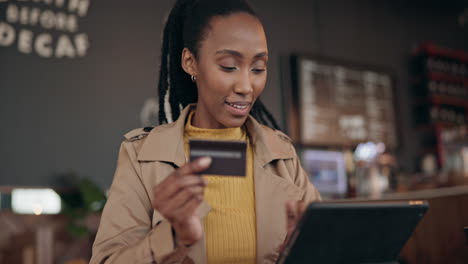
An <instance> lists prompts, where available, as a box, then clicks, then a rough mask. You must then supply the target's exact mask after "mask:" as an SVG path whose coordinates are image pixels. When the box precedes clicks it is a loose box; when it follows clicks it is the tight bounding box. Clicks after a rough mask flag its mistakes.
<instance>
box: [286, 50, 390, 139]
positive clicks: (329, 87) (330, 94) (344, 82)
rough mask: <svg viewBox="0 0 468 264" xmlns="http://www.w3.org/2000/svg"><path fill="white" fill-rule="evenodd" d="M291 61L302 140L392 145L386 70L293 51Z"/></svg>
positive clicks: (299, 130) (298, 124) (388, 79)
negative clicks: (297, 53)
mask: <svg viewBox="0 0 468 264" xmlns="http://www.w3.org/2000/svg"><path fill="white" fill-rule="evenodd" d="M293 63H294V64H295V65H294V67H293V69H294V72H295V77H294V76H293V77H294V79H295V89H294V91H293V99H294V101H295V105H296V107H297V110H296V111H295V112H296V113H297V115H298V116H297V126H298V128H296V129H297V131H298V134H299V140H300V143H301V144H305V145H317V146H353V145H357V144H359V143H361V142H366V141H374V142H383V143H385V144H386V145H387V146H389V147H394V146H395V145H396V128H395V118H394V112H395V111H394V104H393V85H394V84H393V81H392V77H391V75H390V74H389V73H388V72H385V71H380V70H375V69H374V68H372V67H363V66H353V65H351V64H344V63H337V62H334V61H331V60H326V59H314V58H310V57H295V58H294V59H293ZM293 75H294V73H293Z"/></svg>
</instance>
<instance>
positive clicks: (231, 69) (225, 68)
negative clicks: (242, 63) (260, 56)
mask: <svg viewBox="0 0 468 264" xmlns="http://www.w3.org/2000/svg"><path fill="white" fill-rule="evenodd" d="M220 67H221V69H223V70H224V71H235V70H236V69H237V68H236V67H230V66H223V65H220Z"/></svg>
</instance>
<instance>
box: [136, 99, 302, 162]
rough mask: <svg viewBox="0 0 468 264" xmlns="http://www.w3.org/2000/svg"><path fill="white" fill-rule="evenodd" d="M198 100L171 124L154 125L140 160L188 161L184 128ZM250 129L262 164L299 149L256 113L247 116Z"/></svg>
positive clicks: (286, 156)
mask: <svg viewBox="0 0 468 264" xmlns="http://www.w3.org/2000/svg"><path fill="white" fill-rule="evenodd" d="M195 107H196V104H191V105H188V106H187V107H185V109H184V110H183V111H182V112H181V114H180V116H179V118H178V119H177V120H176V121H175V122H173V123H170V124H164V125H161V126H158V127H156V128H154V129H153V130H152V131H151V132H150V133H149V134H148V136H147V138H146V140H145V142H144V143H143V146H142V148H141V150H140V152H139V153H138V160H139V161H163V162H169V163H172V164H175V165H176V166H178V167H180V166H182V165H183V164H184V163H185V162H186V159H185V151H184V128H185V122H186V119H187V116H188V114H189V113H190V111H191V110H192V109H194V108H195ZM245 126H246V128H247V133H248V135H249V137H250V140H251V141H252V146H253V148H254V151H255V155H256V156H257V157H258V158H259V161H260V162H261V163H262V166H265V165H266V164H268V163H270V162H271V161H273V160H277V159H291V158H294V157H295V151H294V149H293V147H292V145H291V144H290V142H289V141H288V140H286V139H285V138H284V137H283V136H281V135H280V133H281V132H278V131H275V130H273V129H271V128H269V127H266V126H264V125H261V124H259V123H258V122H257V121H256V120H255V119H254V118H253V117H252V116H249V117H248V119H247V120H246V123H245Z"/></svg>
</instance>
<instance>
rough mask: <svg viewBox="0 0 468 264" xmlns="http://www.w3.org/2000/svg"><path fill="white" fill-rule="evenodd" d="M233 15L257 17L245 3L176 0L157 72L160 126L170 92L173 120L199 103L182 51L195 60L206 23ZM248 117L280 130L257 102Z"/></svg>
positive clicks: (165, 33)
mask: <svg viewBox="0 0 468 264" xmlns="http://www.w3.org/2000/svg"><path fill="white" fill-rule="evenodd" d="M234 12H246V13H248V14H251V15H253V16H255V17H257V18H258V16H257V15H256V13H255V11H254V10H253V9H252V8H251V7H250V5H249V4H248V3H247V2H246V1H245V0H224V1H219V0H178V1H176V4H175V6H174V8H173V9H172V10H171V13H170V14H169V16H168V18H167V22H166V25H165V27H164V35H163V42H162V47H161V66H160V71H159V83H158V94H159V123H160V124H164V123H167V122H168V119H167V113H166V112H165V99H166V95H167V93H169V104H170V108H171V115H172V120H176V119H177V118H178V117H179V115H180V108H181V107H182V108H184V107H186V106H187V105H188V104H191V103H195V102H197V100H198V93H197V87H196V84H195V83H193V82H192V81H191V79H190V76H189V75H188V74H187V73H186V72H185V71H184V70H183V69H182V67H181V65H180V62H181V57H182V50H183V49H184V48H188V49H189V50H190V51H191V52H192V53H193V54H194V55H195V57H197V51H198V48H199V45H200V42H201V40H202V39H203V34H204V32H205V30H206V27H207V26H208V24H209V20H210V19H211V18H212V17H214V16H226V15H229V14H231V13H234ZM250 114H251V115H252V116H253V117H254V118H255V119H257V120H258V121H259V122H260V123H262V124H264V125H267V126H270V127H272V128H274V129H279V126H278V124H277V122H276V120H275V119H274V117H273V115H272V114H271V113H270V112H269V111H268V110H267V109H266V107H265V105H264V104H263V103H262V102H261V101H260V100H259V99H257V101H256V102H255V104H254V105H253V107H252V110H251V111H250Z"/></svg>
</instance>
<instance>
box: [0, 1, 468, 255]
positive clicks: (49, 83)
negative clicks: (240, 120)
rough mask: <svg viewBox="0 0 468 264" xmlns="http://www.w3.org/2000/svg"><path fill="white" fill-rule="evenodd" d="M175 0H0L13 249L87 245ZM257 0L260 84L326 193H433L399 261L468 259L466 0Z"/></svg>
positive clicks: (8, 248)
mask: <svg viewBox="0 0 468 264" xmlns="http://www.w3.org/2000/svg"><path fill="white" fill-rule="evenodd" d="M173 3H174V1H133V2H129V1H122V0H114V1H112V2H110V1H91V0H29V1H28V0H22V1H19V0H0V122H1V129H0V146H1V147H0V205H1V207H0V209H1V210H0V225H1V226H2V227H1V228H0V230H1V231H0V263H41V264H42V263H44V264H46V263H86V262H87V261H88V260H89V256H90V248H91V243H92V241H93V239H94V238H93V237H94V233H95V230H96V228H97V225H98V222H99V212H100V210H101V209H102V207H103V205H104V203H105V199H106V195H105V194H106V191H107V190H108V188H109V187H110V184H111V181H112V177H113V172H114V169H115V165H116V159H117V153H118V149H119V145H120V143H121V142H122V140H123V135H124V134H125V133H126V132H128V131H130V130H132V129H134V128H138V127H142V126H148V125H153V126H154V125H157V108H158V106H157V98H156V96H157V91H156V88H157V81H158V70H159V58H160V43H161V38H162V33H161V32H162V29H163V24H164V21H165V18H166V16H167V15H168V12H169V10H170V8H171V7H172V5H173ZM251 3H252V5H253V6H254V8H255V9H256V10H257V12H258V13H259V15H260V17H261V19H262V20H263V23H264V26H265V30H266V32H267V37H268V45H269V65H268V71H269V74H268V83H267V87H266V89H265V91H264V93H263V94H262V100H263V102H264V103H265V104H266V106H267V107H268V108H269V109H270V111H271V112H272V113H273V115H274V117H275V118H276V119H277V120H278V121H279V123H280V124H281V127H282V130H283V131H284V132H286V133H287V134H289V135H290V136H291V137H292V139H293V140H294V143H295V145H296V148H297V150H298V152H299V154H300V156H301V158H302V162H303V167H304V168H305V169H306V170H307V171H308V172H309V174H310V179H311V181H312V182H314V184H315V185H316V186H317V187H318V188H319V189H320V191H321V192H322V194H323V196H324V198H325V199H347V200H352V199H371V200H402V199H403V200H405V199H426V200H429V201H430V203H431V210H430V211H429V213H428V214H427V215H426V217H425V218H424V220H423V222H422V223H421V224H420V225H419V226H418V228H417V229H416V231H415V233H414V235H413V237H412V238H411V239H410V240H409V242H408V243H407V245H406V246H405V248H404V249H403V251H402V256H401V263H468V247H467V246H466V240H465V237H464V234H463V227H464V226H468V187H467V185H466V184H467V183H468V140H467V139H468V136H467V130H466V123H467V113H468V1H466V0H450V1H439V0H431V1H427V0H426V1H423V0H413V1H404V0H396V1H395V0H393V1H390V0H381V1H372V0H351V1H345V0H290V1H287V2H284V1H271V0H268V1H267V0H251Z"/></svg>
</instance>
